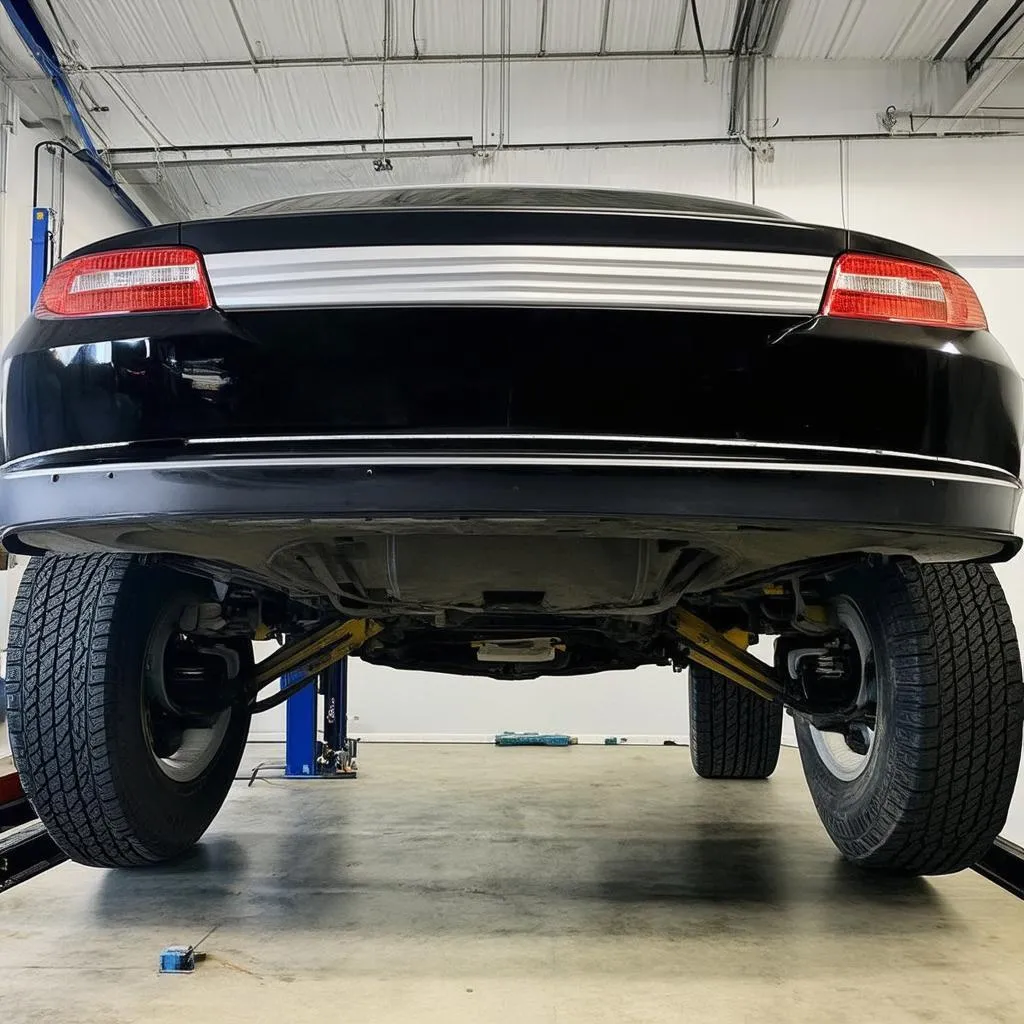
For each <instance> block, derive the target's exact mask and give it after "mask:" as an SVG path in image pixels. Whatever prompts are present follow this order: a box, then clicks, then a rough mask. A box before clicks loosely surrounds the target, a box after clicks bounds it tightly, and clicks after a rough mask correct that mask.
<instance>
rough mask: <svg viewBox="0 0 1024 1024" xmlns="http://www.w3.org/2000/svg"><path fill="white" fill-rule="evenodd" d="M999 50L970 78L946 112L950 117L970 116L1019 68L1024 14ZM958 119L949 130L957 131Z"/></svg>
mask: <svg viewBox="0 0 1024 1024" xmlns="http://www.w3.org/2000/svg"><path fill="white" fill-rule="evenodd" d="M998 50H999V52H998V53H991V54H989V55H988V57H987V59H986V60H985V61H984V62H983V63H982V64H981V65H980V66H979V68H978V70H977V72H976V73H975V74H974V76H973V77H972V78H971V79H970V80H969V81H968V83H967V87H966V88H965V89H964V91H963V92H962V93H961V94H960V97H959V99H957V101H956V102H955V103H954V104H953V105H952V106H951V107H950V108H949V110H948V111H946V116H947V117H951V116H952V117H960V118H963V117H969V116H970V115H971V114H973V113H974V112H975V111H976V110H977V109H978V108H979V107H980V106H982V105H983V104H984V103H985V101H986V100H987V99H988V98H989V97H990V96H991V95H992V93H994V92H995V91H996V89H998V88H999V86H1001V85H1002V84H1003V83H1004V82H1005V81H1006V80H1007V79H1008V78H1009V77H1010V76H1011V75H1012V74H1013V73H1014V72H1015V71H1016V70H1017V65H1018V63H1019V62H1020V61H1019V60H1018V58H1021V57H1024V16H1022V17H1021V18H1020V19H1019V20H1018V21H1017V22H1016V23H1015V24H1014V25H1013V26H1012V27H1011V28H1010V29H1009V30H1008V31H1007V32H1006V33H1005V35H1003V37H1002V38H1001V40H1000V41H999V45H998ZM959 127H960V125H959V122H957V121H952V122H951V123H950V131H956V130H957V129H958V128H959Z"/></svg>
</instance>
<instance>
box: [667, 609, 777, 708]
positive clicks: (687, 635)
mask: <svg viewBox="0 0 1024 1024" xmlns="http://www.w3.org/2000/svg"><path fill="white" fill-rule="evenodd" d="M669 624H670V625H671V627H672V629H673V630H674V631H675V632H676V633H677V634H678V635H679V636H681V637H682V638H683V639H684V640H685V641H686V644H687V647H688V648H689V652H690V660H691V661H693V662H696V663H697V664H698V665H703V666H704V667H705V668H709V669H711V670H712V671H713V672H717V673H718V674H719V675H721V676H725V678H726V679H730V680H732V682H734V683H738V684H739V685H740V686H743V687H746V689H748V690H751V691H753V692H754V693H756V694H757V695H758V696H759V697H763V698H764V699H765V700H786V702H787V703H793V701H792V700H791V699H787V698H789V697H791V695H790V694H788V693H787V690H786V686H785V684H784V682H783V681H782V680H781V679H779V677H778V675H777V674H776V671H775V669H774V668H772V667H771V666H770V665H766V664H765V663H764V662H763V661H761V660H760V659H758V658H755V657H754V656H753V655H752V654H748V653H747V652H746V650H745V649H744V648H743V647H741V646H739V644H737V643H735V642H734V641H733V640H732V639H730V637H729V636H728V635H727V634H723V633H720V632H719V631H718V630H717V629H715V628H714V626H711V625H709V624H708V623H706V622H705V621H704V620H703V619H701V618H699V617H698V616H696V615H694V614H693V612H689V611H686V609H684V608H676V609H674V610H673V612H672V615H671V618H670V619H669ZM731 632H733V631H732V630H730V633H731Z"/></svg>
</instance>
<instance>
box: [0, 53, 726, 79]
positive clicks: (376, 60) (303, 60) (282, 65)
mask: <svg viewBox="0 0 1024 1024" xmlns="http://www.w3.org/2000/svg"><path fill="white" fill-rule="evenodd" d="M702 56H703V55H702V54H701V52H700V51H699V50H682V51H680V52H678V53H677V52H676V51H675V50H613V51H611V52H609V53H601V52H600V51H599V50H574V51H571V52H567V53H557V52H555V53H549V52H545V54H544V56H543V57H538V55H537V54H536V53H511V54H505V55H504V57H502V55H501V54H499V53H485V54H483V55H482V56H481V55H480V54H479V53H440V54H428V53H424V54H421V55H420V56H419V57H413V56H411V55H408V56H398V57H389V58H388V67H389V68H394V67H403V66H408V65H417V64H475V65H479V64H480V62H481V61H484V62H486V63H488V64H490V63H497V62H498V61H501V60H503V59H504V60H506V61H515V62H516V63H523V62H529V61H538V60H543V61H544V62H545V63H557V62H559V61H565V62H567V63H572V62H575V61H593V60H701V59H702ZM707 56H708V58H709V59H710V58H716V57H717V58H725V57H728V56H730V51H729V50H708V51H707ZM255 66H256V67H257V68H258V69H259V70H260V71H264V70H266V71H275V70H278V69H289V68H323V67H340V68H355V67H376V68H379V67H380V56H379V55H369V56H365V57H363V56H360V57H282V58H273V57H263V58H260V59H259V60H257V61H256V65H255ZM252 68H253V64H252V62H251V61H250V60H214V61H188V60H186V61H169V62H162V63H159V64H97V65H94V66H93V67H87V68H78V67H76V68H75V69H74V70H73V74H74V75H75V77H76V78H77V77H86V78H87V77H90V76H99V75H150V74H169V73H175V72H189V73H191V72H210V71H251V70H252ZM8 80H9V81H13V82H17V81H30V80H33V81H34V80H35V76H25V75H22V76H18V75H14V76H11V77H10V78H9V79H8Z"/></svg>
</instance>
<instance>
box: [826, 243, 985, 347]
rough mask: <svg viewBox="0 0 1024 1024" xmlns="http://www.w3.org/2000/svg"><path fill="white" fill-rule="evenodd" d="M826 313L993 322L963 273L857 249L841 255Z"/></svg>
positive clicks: (973, 326) (929, 323)
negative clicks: (858, 251) (986, 315)
mask: <svg viewBox="0 0 1024 1024" xmlns="http://www.w3.org/2000/svg"><path fill="white" fill-rule="evenodd" d="M821 313H822V316H840V317H849V318H852V319H854V320H894V321H898V322H900V323H907V324H921V325H922V326H925V327H962V328H965V329H969V330H978V329H981V330H984V329H985V328H986V327H988V321H987V320H986V319H985V311H984V310H983V309H982V308H981V303H980V302H979V301H978V296H977V295H975V294H974V289H973V288H972V287H971V286H970V285H969V284H968V283H967V282H966V281H965V280H964V279H963V278H962V277H960V275H959V274H954V273H953V272H952V271H950V270H941V269H939V268H938V267H929V266H927V265H926V264H924V263H913V262H911V261H910V260H896V259H889V258H888V257H885V256H866V255H864V254H862V253H857V252H846V253H843V255H842V256H840V257H839V258H838V259H837V260H836V262H835V265H834V266H833V267H832V276H831V278H829V282H828V287H827V288H826V289H825V298H824V299H823V300H822V303H821Z"/></svg>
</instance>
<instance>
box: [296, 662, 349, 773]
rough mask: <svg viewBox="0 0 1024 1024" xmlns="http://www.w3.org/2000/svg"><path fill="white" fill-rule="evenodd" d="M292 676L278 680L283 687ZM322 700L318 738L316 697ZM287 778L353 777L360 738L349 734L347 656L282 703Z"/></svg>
mask: <svg viewBox="0 0 1024 1024" xmlns="http://www.w3.org/2000/svg"><path fill="white" fill-rule="evenodd" d="M294 682H295V679H294V678H292V675H291V674H289V675H287V676H285V677H284V678H283V679H282V680H281V688H282V689H286V688H287V687H288V686H290V685H292V683H294ZM320 696H322V697H323V699H324V715H323V731H324V738H323V739H322V740H318V739H317V734H316V733H317V730H316V711H317V703H318V698H319V697H320ZM285 710H286V714H287V718H286V724H285V757H284V760H285V766H284V777H285V778H286V779H354V778H355V777H356V754H357V752H358V746H359V740H357V739H352V738H350V737H349V735H348V658H347V657H346V658H342V659H341V660H340V661H337V662H335V663H334V664H333V665H331V666H330V667H328V668H326V669H324V671H323V672H321V673H320V676H319V678H318V680H317V685H316V686H307V687H306V688H305V689H303V690H300V691H299V692H298V693H296V694H294V695H293V696H292V697H290V698H289V699H288V702H287V703H286V704H285Z"/></svg>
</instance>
